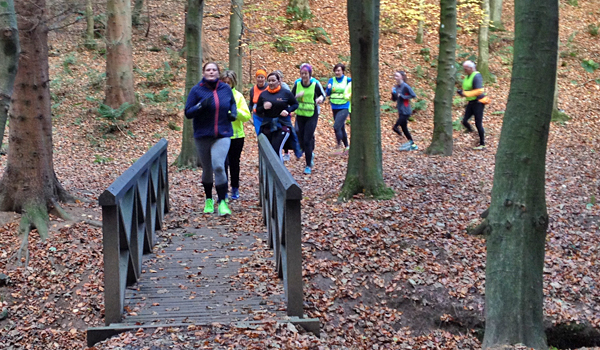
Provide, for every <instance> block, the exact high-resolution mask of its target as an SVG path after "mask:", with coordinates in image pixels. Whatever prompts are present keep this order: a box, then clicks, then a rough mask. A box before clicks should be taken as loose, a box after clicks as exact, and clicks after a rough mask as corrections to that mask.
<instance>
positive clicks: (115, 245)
mask: <svg viewBox="0 0 600 350" xmlns="http://www.w3.org/2000/svg"><path fill="white" fill-rule="evenodd" d="M98 202H99V204H100V206H102V235H103V250H104V308H105V320H104V321H105V324H106V325H107V326H108V325H110V324H111V323H119V322H120V321H121V320H122V314H123V308H124V306H125V305H124V301H125V290H126V288H127V286H129V285H132V284H134V283H136V282H137V280H138V278H139V276H140V274H141V270H142V256H143V254H144V253H148V252H150V251H151V250H152V247H153V246H154V243H155V231H156V230H157V229H160V228H161V227H162V225H163V218H164V215H165V214H166V213H167V212H168V211H169V182H168V163H167V140H165V139H162V140H160V141H159V142H158V143H157V144H156V145H154V146H153V147H152V148H151V149H150V150H148V152H146V153H145V154H144V155H143V156H141V157H140V159H138V160H137V161H136V162H135V163H134V164H133V165H132V166H131V167H129V168H128V169H127V170H125V171H124V172H123V174H122V175H121V176H119V177H118V178H117V179H116V180H115V181H114V182H113V183H112V184H111V185H110V186H109V187H108V188H107V189H106V190H105V191H104V192H103V193H102V195H100V198H98Z"/></svg>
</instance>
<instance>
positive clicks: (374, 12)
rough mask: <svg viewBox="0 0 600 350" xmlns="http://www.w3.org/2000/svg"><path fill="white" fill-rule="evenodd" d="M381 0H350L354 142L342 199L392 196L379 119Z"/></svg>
mask: <svg viewBox="0 0 600 350" xmlns="http://www.w3.org/2000/svg"><path fill="white" fill-rule="evenodd" d="M379 8H380V5H379V0H348V28H349V32H350V53H351V61H352V72H353V76H352V81H353V83H352V89H353V91H352V96H353V98H352V124H351V130H352V145H351V147H350V155H349V158H348V170H347V173H346V179H345V181H344V185H343V187H342V190H341V192H340V198H341V199H343V200H346V199H350V198H352V196H353V195H355V194H357V193H363V192H364V194H365V195H366V196H369V197H376V198H390V197H391V196H392V195H393V191H392V190H391V189H390V188H388V187H387V186H386V185H385V183H384V182H383V175H382V174H383V170H382V160H381V123H380V118H379V113H380V108H379V51H378V49H379Z"/></svg>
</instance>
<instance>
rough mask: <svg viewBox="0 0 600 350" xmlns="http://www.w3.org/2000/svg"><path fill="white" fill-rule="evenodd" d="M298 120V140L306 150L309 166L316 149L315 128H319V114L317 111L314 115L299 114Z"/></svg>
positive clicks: (305, 154) (305, 155)
mask: <svg viewBox="0 0 600 350" xmlns="http://www.w3.org/2000/svg"><path fill="white" fill-rule="evenodd" d="M296 121H297V122H298V141H300V147H302V149H303V150H304V158H305V159H306V166H308V167H309V166H310V164H311V162H312V157H313V151H314V150H315V130H317V123H318V122H319V115H318V114H317V113H315V114H314V115H313V116H312V117H303V116H300V115H298V116H296Z"/></svg>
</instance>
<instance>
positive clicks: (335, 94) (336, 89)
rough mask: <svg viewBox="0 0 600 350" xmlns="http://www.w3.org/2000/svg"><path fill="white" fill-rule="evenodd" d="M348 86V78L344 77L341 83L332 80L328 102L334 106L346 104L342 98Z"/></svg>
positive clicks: (334, 79)
mask: <svg viewBox="0 0 600 350" xmlns="http://www.w3.org/2000/svg"><path fill="white" fill-rule="evenodd" d="M347 85H348V77H347V76H345V75H344V78H343V79H342V82H341V83H338V82H337V79H336V78H335V77H334V78H333V84H332V86H331V97H330V98H329V102H331V104H334V105H343V104H344V103H346V102H348V100H346V99H345V98H344V91H345V90H346V86H347Z"/></svg>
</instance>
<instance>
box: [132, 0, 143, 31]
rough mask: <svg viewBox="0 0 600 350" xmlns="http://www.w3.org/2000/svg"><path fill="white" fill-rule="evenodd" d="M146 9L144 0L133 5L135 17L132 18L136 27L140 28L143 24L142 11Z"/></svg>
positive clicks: (138, 0)
mask: <svg viewBox="0 0 600 350" xmlns="http://www.w3.org/2000/svg"><path fill="white" fill-rule="evenodd" d="M143 8H144V0H135V2H134V3H133V15H132V16H131V23H132V24H133V25H134V26H139V25H140V24H142V21H141V19H140V17H141V15H142V9H143Z"/></svg>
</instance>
